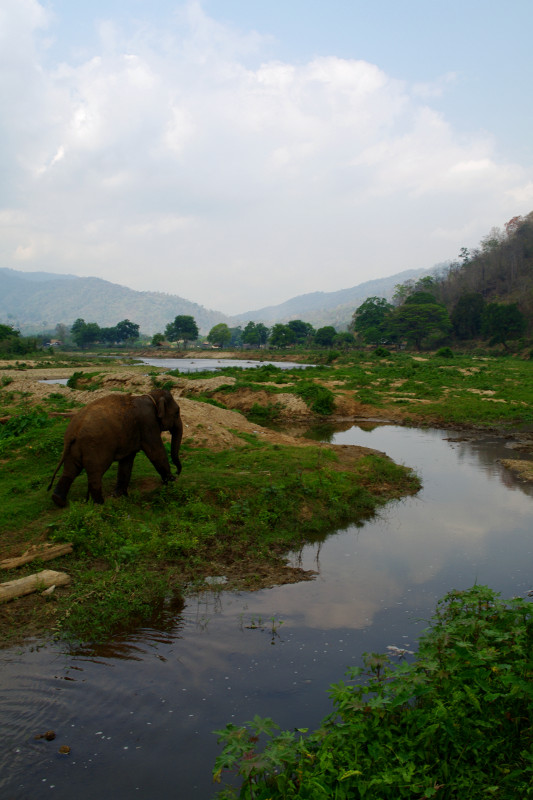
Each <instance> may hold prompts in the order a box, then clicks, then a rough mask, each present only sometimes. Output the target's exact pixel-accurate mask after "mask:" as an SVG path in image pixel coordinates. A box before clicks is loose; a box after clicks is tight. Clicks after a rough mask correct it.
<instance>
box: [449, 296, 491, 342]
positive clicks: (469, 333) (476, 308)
mask: <svg viewBox="0 0 533 800" xmlns="http://www.w3.org/2000/svg"><path fill="white" fill-rule="evenodd" d="M484 307H485V301H484V299H483V297H482V296H481V295H480V294H478V292H467V293H466V294H463V295H461V297H460V298H459V300H458V301H457V303H456V304H455V307H454V309H453V311H452V313H451V314H450V319H451V322H452V325H453V332H454V334H455V336H456V337H457V339H475V338H476V336H479V335H480V333H481V324H482V321H483V309H484Z"/></svg>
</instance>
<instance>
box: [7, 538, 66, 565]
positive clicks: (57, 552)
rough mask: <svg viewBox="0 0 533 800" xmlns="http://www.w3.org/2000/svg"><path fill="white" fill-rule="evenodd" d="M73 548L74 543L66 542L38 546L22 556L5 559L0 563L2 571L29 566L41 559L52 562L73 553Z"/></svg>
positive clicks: (46, 543) (34, 546)
mask: <svg viewBox="0 0 533 800" xmlns="http://www.w3.org/2000/svg"><path fill="white" fill-rule="evenodd" d="M72 546H73V545H72V542H65V543H63V544H52V543H51V542H45V543H44V544H36V545H33V547H30V548H29V549H28V550H26V552H25V553H23V554H22V555H21V556H15V557H14V558H4V560H3V561H0V569H14V568H15V567H21V566H22V565H23V564H29V562H30V561H34V560H35V559H36V558H40V559H41V561H50V559H52V558H57V557H58V556H64V555H66V554H67V553H72Z"/></svg>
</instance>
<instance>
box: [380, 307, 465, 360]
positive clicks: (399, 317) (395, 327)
mask: <svg viewBox="0 0 533 800" xmlns="http://www.w3.org/2000/svg"><path fill="white" fill-rule="evenodd" d="M389 325H390V328H391V331H392V332H393V333H394V334H396V335H397V336H398V337H399V338H400V339H406V340H407V342H408V343H409V344H413V345H414V346H415V347H416V348H417V349H418V350H420V349H421V347H422V344H423V342H424V341H425V340H426V339H428V338H430V337H431V338H436V337H438V336H445V335H446V334H448V333H449V332H450V331H451V328H452V324H451V322H450V318H449V316H448V312H447V311H446V308H445V307H444V306H443V305H441V304H440V303H436V302H435V300H434V298H433V303H428V302H423V303H407V302H405V303H404V304H403V306H400V307H399V308H396V309H394V311H393V313H392V314H391V316H390V320H389Z"/></svg>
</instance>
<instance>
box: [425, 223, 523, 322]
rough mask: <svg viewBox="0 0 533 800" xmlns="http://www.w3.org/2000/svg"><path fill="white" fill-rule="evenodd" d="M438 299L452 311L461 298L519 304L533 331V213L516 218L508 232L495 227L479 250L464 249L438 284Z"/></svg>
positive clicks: (509, 226) (483, 240)
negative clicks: (472, 295)
mask: <svg viewBox="0 0 533 800" xmlns="http://www.w3.org/2000/svg"><path fill="white" fill-rule="evenodd" d="M436 294H437V297H438V299H439V300H440V301H441V302H442V303H444V304H445V305H446V307H447V308H448V309H449V310H452V309H453V308H454V307H455V306H456V305H457V302H458V301H459V299H460V298H461V296H464V295H468V294H479V295H481V296H482V297H483V299H484V300H485V302H488V303H489V302H498V303H505V304H510V303H516V304H517V305H518V308H519V309H520V311H521V312H522V314H523V315H524V317H525V318H526V320H527V323H528V327H529V330H530V331H531V330H532V329H533V211H532V212H530V213H529V214H528V215H527V216H525V217H513V218H512V219H511V220H509V222H507V223H506V225H505V226H504V230H500V229H499V228H493V229H492V230H491V231H490V232H489V233H488V234H487V236H485V237H484V238H483V239H482V240H481V242H480V244H479V247H477V248H475V249H473V250H471V251H469V250H468V249H467V248H463V249H462V251H461V257H460V260H459V261H457V262H454V263H452V264H451V265H450V266H449V268H448V269H447V270H446V271H445V272H444V273H443V274H442V276H441V278H440V279H439V281H438V284H437V292H436Z"/></svg>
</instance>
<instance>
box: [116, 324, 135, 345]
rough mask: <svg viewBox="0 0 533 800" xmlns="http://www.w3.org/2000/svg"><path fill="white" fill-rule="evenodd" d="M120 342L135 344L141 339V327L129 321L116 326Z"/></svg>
mask: <svg viewBox="0 0 533 800" xmlns="http://www.w3.org/2000/svg"><path fill="white" fill-rule="evenodd" d="M115 330H116V332H117V341H118V342H133V341H135V339H138V338H139V326H138V325H137V323H135V322H130V321H129V319H123V320H122V321H121V322H119V323H117V325H116V326H115Z"/></svg>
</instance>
